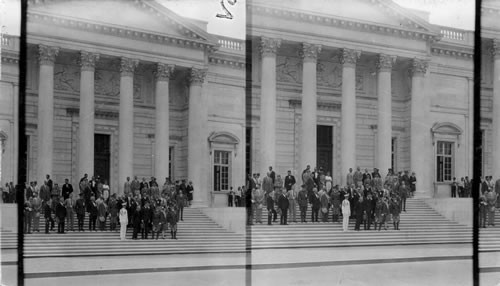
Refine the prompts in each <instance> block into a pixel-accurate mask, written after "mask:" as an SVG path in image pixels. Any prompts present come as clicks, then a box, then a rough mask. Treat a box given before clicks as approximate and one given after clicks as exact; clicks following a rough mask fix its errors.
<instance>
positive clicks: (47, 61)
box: [38, 45, 59, 66]
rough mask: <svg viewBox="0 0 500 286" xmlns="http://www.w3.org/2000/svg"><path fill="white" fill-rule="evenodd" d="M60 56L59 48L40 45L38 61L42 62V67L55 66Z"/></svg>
mask: <svg viewBox="0 0 500 286" xmlns="http://www.w3.org/2000/svg"><path fill="white" fill-rule="evenodd" d="M58 54H59V48H58V47H49V46H46V45H38V60H39V61H40V64H41V65H51V66H53V65H54V62H55V61H56V57H57V55H58Z"/></svg>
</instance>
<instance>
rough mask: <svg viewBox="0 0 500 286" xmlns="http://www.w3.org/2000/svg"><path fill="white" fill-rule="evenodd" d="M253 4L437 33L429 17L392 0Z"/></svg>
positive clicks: (292, 0) (295, 0) (298, 0)
mask: <svg viewBox="0 0 500 286" xmlns="http://www.w3.org/2000/svg"><path fill="white" fill-rule="evenodd" d="M252 3H253V4H255V5H259V6H260V5H262V6H268V7H273V8H278V9H283V10H289V11H294V12H300V13H307V14H311V15H321V16H326V17H332V18H338V19H345V20H350V21H355V22H359V23H367V24H373V25H380V26H385V27H394V28H400V29H401V28H403V29H406V30H412V31H419V32H424V33H425V32H430V33H435V32H436V31H435V29H434V28H433V26H432V25H431V24H429V23H428V22H427V20H425V19H423V18H421V17H420V16H419V15H417V14H416V13H414V12H413V11H411V10H409V9H405V8H403V7H401V6H399V5H397V4H396V3H394V2H393V1H390V0H335V1H332V0H289V1H276V2H269V1H265V0H255V1H253V2H252ZM269 3H272V4H269ZM313 17H314V16H313Z"/></svg>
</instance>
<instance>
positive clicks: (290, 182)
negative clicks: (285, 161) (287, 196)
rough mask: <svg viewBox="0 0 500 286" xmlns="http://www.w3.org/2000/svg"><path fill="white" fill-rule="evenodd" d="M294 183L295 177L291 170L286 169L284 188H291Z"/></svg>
mask: <svg viewBox="0 0 500 286" xmlns="http://www.w3.org/2000/svg"><path fill="white" fill-rule="evenodd" d="M295 183H296V182H295V177H294V176H293V175H292V171H290V170H288V175H286V177H285V190H287V191H289V190H291V189H292V188H293V185H295Z"/></svg>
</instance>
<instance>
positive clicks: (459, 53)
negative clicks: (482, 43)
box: [431, 47, 474, 60]
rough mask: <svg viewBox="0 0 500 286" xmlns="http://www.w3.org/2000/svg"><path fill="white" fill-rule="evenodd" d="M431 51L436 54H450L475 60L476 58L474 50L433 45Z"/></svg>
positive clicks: (450, 55)
mask: <svg viewBox="0 0 500 286" xmlns="http://www.w3.org/2000/svg"><path fill="white" fill-rule="evenodd" d="M431 53H432V54H433V55H436V56H449V57H456V58H464V59H468V60H473V58H474V50H470V51H466V50H458V49H452V48H445V47H432V48H431Z"/></svg>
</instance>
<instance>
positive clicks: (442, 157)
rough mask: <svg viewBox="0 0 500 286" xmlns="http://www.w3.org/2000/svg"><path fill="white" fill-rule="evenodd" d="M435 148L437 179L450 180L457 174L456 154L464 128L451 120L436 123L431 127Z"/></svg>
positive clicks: (439, 180)
mask: <svg viewBox="0 0 500 286" xmlns="http://www.w3.org/2000/svg"><path fill="white" fill-rule="evenodd" d="M431 133H432V145H434V147H435V148H434V150H435V170H436V172H435V174H436V177H435V181H436V182H438V183H440V182H441V183H444V182H450V181H452V179H453V177H454V176H455V154H456V150H457V148H459V147H460V143H461V135H462V133H463V132H462V129H461V128H460V127H459V126H458V125H456V124H454V123H451V122H440V123H435V124H434V125H433V126H432V128H431Z"/></svg>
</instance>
